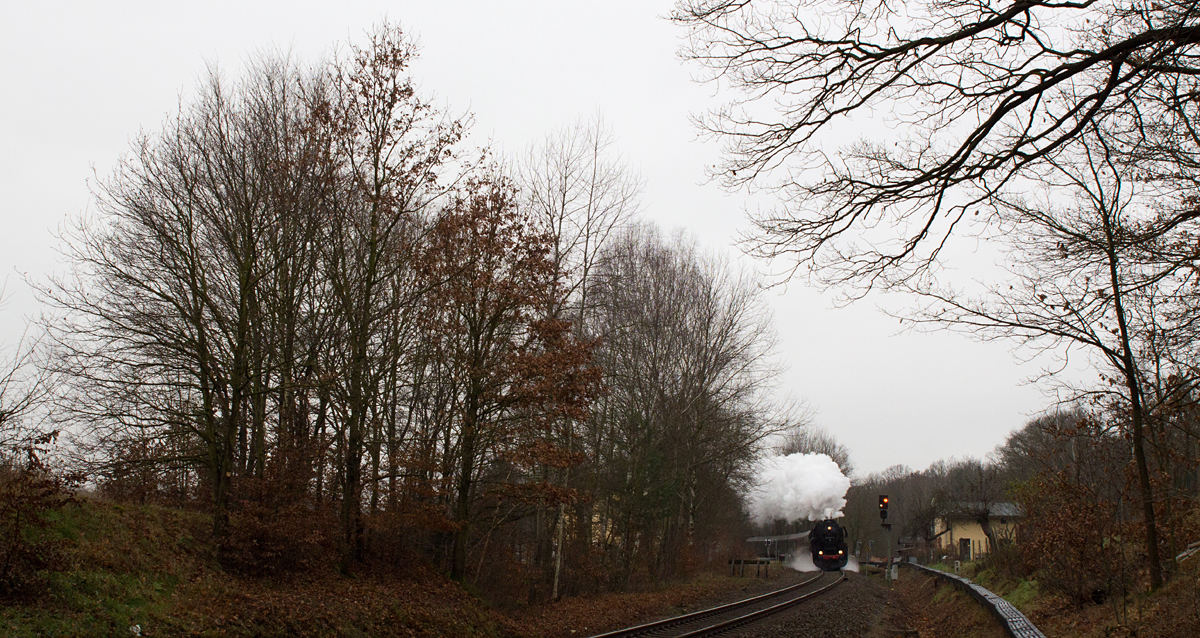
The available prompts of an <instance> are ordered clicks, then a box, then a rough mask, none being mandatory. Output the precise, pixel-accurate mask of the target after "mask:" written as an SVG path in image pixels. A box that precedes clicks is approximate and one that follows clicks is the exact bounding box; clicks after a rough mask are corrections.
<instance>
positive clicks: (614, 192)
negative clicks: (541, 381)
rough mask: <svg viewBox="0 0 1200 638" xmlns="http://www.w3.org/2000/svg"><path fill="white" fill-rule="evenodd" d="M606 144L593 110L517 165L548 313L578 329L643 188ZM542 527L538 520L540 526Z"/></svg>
mask: <svg viewBox="0 0 1200 638" xmlns="http://www.w3.org/2000/svg"><path fill="white" fill-rule="evenodd" d="M611 146H612V140H611V138H610V134H609V132H608V130H607V129H606V128H605V126H604V123H603V121H601V120H600V118H599V117H597V118H596V119H594V120H591V121H589V122H583V121H579V122H577V123H576V124H575V125H574V126H573V127H571V128H568V129H561V130H558V131H556V132H554V133H551V134H550V135H547V137H546V139H545V140H544V141H543V142H542V143H541V144H539V145H537V146H531V147H530V149H529V151H528V152H527V153H526V155H525V156H524V157H522V158H521V160H520V161H519V163H518V165H517V171H516V172H517V180H518V183H519V184H520V187H521V193H522V197H523V199H524V206H526V207H527V208H528V209H529V211H530V213H531V215H532V216H533V217H534V218H535V219H536V220H537V223H538V224H539V225H540V226H542V227H543V228H545V230H546V231H547V232H549V233H550V234H551V235H552V236H553V237H555V242H554V246H553V250H552V252H551V255H550V260H551V263H553V264H554V270H555V279H556V281H558V282H559V285H560V286H561V287H562V288H563V292H564V294H563V295H562V297H561V299H562V304H563V305H562V306H557V307H554V308H551V309H550V313H551V315H552V316H554V317H556V318H569V319H570V320H571V321H572V322H573V326H574V329H575V330H576V332H577V334H579V335H580V336H582V335H583V331H584V330H585V329H586V326H587V320H588V315H589V303H591V300H589V298H588V291H589V285H590V281H589V278H590V276H591V273H592V270H593V268H594V267H595V264H596V259H597V256H598V255H599V254H600V251H601V250H603V248H604V246H605V245H606V244H607V243H608V240H609V238H610V237H611V236H612V235H613V233H614V232H617V231H618V230H619V229H620V228H622V227H624V226H625V225H627V224H628V223H629V222H630V220H631V219H632V218H633V216H634V215H635V214H636V212H637V207H638V201H637V198H638V195H639V193H640V191H641V189H642V180H641V179H640V178H639V177H638V176H636V175H635V174H634V173H632V172H631V171H630V169H629V168H628V167H627V166H626V165H625V164H624V163H623V162H622V161H621V160H620V159H619V158H613V157H611V151H610V147H611ZM565 306H574V307H573V308H571V307H565ZM575 427H576V424H573V423H568V424H564V427H563V432H564V434H565V437H564V438H565V439H566V440H565V441H564V442H563V445H564V446H565V447H566V449H567V450H568V451H569V450H571V449H573V447H574V438H575V431H574V430H575ZM561 481H562V485H563V487H564V488H566V487H568V486H569V484H570V470H569V468H568V469H567V470H564V472H563V476H562V477H561ZM565 517H566V505H565V504H563V503H560V504H559V506H558V511H557V515H556V517H555V524H554V527H555V529H556V534H555V538H554V550H553V554H554V576H553V584H552V585H551V598H553V599H557V598H558V583H559V577H560V574H561V571H562V560H563V550H562V545H563V536H564V534H565V533H566V524H565V522H566V518H565ZM544 527H545V526H544V525H542V524H539V525H538V526H537V529H538V530H539V533H540V530H542V529H543V528H544ZM538 545H539V547H540V546H543V545H544V544H543V543H541V542H539V543H538Z"/></svg>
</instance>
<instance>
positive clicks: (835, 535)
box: [808, 518, 850, 572]
mask: <svg viewBox="0 0 1200 638" xmlns="http://www.w3.org/2000/svg"><path fill="white" fill-rule="evenodd" d="M808 546H809V549H810V550H811V551H812V561H813V564H814V565H816V566H817V567H819V568H820V569H822V570H824V571H827V572H832V571H837V570H839V569H841V568H843V567H845V566H846V561H847V560H848V559H849V558H850V551H849V549H848V548H847V547H846V530H844V529H842V526H841V525H838V524H837V521H835V520H833V519H832V518H827V519H825V520H823V521H821V522H820V523H817V525H816V526H815V527H813V528H812V531H810V532H809V533H808Z"/></svg>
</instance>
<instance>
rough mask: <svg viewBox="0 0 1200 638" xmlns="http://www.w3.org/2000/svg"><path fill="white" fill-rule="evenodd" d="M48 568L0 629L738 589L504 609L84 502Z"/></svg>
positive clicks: (179, 519)
mask: <svg viewBox="0 0 1200 638" xmlns="http://www.w3.org/2000/svg"><path fill="white" fill-rule="evenodd" d="M49 517H50V520H51V525H50V527H49V528H48V530H47V534H48V538H49V539H50V540H51V541H52V543H54V545H55V548H54V551H53V552H52V553H53V554H54V561H53V562H54V569H53V571H42V572H41V573H39V575H38V576H39V578H38V580H39V581H40V584H39V585H38V586H37V587H36V588H34V589H32V590H30V591H29V592H27V593H26V595H25V596H24V597H23V598H19V599H15V600H0V635H4V636H12V637H14V638H16V637H25V636H131V635H142V636H430V637H433V636H463V637H474V636H479V637H493V636H494V637H506V636H512V637H514V638H515V637H522V636H529V637H544V638H557V637H559V636H564V637H565V636H584V635H588V634H590V633H594V632H595V631H596V630H599V629H601V628H611V627H618V626H624V625H628V624H634V623H636V622H639V621H641V620H643V619H646V618H648V617H650V616H654V615H656V614H659V613H661V612H663V611H664V610H667V609H670V608H673V607H682V606H686V605H690V604H693V603H694V602H696V601H699V600H703V599H705V598H710V597H713V596H716V595H719V594H721V593H722V592H727V591H730V590H734V589H740V588H743V587H745V586H746V584H747V579H734V578H729V577H726V576H716V575H704V576H700V577H697V578H695V579H693V580H691V581H688V582H686V583H676V584H673V585H671V586H669V587H663V588H661V589H659V590H657V591H652V592H643V593H631V594H607V595H602V596H596V597H590V598H573V599H564V600H561V601H558V602H556V603H553V604H549V605H539V606H531V607H522V608H518V609H506V610H503V612H501V611H500V610H497V609H494V608H491V607H489V606H488V605H486V604H485V603H484V602H482V601H480V600H479V599H478V598H476V597H474V596H472V595H470V594H468V593H467V592H465V591H464V590H463V589H462V587H460V586H459V585H458V584H457V583H455V582H453V581H450V580H448V579H447V578H445V577H444V576H442V575H441V574H439V573H437V572H436V571H435V570H433V569H431V568H429V567H428V566H425V565H413V566H410V567H406V568H405V569H404V570H402V573H395V571H396V570H392V571H390V572H389V573H381V572H382V571H383V570H379V569H375V570H371V569H367V568H364V570H363V571H362V573H360V574H357V575H356V576H355V577H344V576H341V575H339V574H338V573H337V571H336V570H335V569H334V568H333V566H332V565H331V564H330V565H324V566H321V567H316V568H312V569H310V570H309V571H307V572H304V573H299V574H291V575H287V576H279V577H273V578H253V577H246V576H239V575H237V574H233V573H229V572H227V571H226V570H224V569H222V567H221V566H220V564H219V563H218V562H217V561H216V560H215V558H214V556H213V552H212V543H211V538H210V537H209V529H210V527H211V521H210V519H209V518H208V517H207V516H205V515H203V514H199V513H195V512H188V511H181V510H173V509H167V508H162V507H156V506H135V505H122V504H114V503H107V502H100V501H91V500H84V501H83V502H82V503H81V504H79V505H71V506H67V507H66V508H64V509H62V510H61V511H58V512H52V513H51V514H50V515H49Z"/></svg>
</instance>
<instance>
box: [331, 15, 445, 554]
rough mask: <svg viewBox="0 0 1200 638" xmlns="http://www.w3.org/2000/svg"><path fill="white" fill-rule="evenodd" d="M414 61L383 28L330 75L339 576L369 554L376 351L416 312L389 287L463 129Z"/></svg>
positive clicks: (407, 294) (412, 50) (381, 371)
mask: <svg viewBox="0 0 1200 638" xmlns="http://www.w3.org/2000/svg"><path fill="white" fill-rule="evenodd" d="M415 54H416V46H415V44H413V43H412V42H411V41H410V40H409V39H408V38H406V37H405V36H404V34H403V33H402V32H401V31H400V30H399V29H398V28H392V27H388V26H387V25H384V26H382V27H380V28H378V29H377V30H376V31H375V32H374V33H372V34H371V35H370V39H369V42H368V43H367V45H366V46H364V47H352V48H351V50H350V54H349V57H348V59H346V60H343V61H342V62H341V63H340V64H339V65H338V66H335V67H334V69H333V73H332V75H333V78H332V89H333V95H334V99H333V100H332V102H331V104H330V108H329V110H328V123H329V125H330V126H331V127H332V129H333V130H334V135H333V145H334V150H333V152H334V153H335V158H336V160H337V161H338V162H339V163H340V168H341V170H340V171H339V173H340V175H341V177H342V180H343V181H342V183H341V184H340V186H341V187H340V188H339V189H338V190H337V193H338V195H339V197H337V198H336V199H335V200H334V204H333V205H334V211H333V215H332V217H331V220H330V222H331V223H330V226H329V229H328V234H327V235H326V236H325V240H326V247H327V256H326V258H325V262H326V265H327V271H326V273H325V275H326V277H328V279H329V282H330V291H331V293H332V296H333V301H334V308H333V311H334V313H335V314H336V315H337V317H338V320H339V321H340V322H341V325H342V327H343V329H344V339H345V346H344V348H343V349H342V350H341V352H340V353H339V354H340V357H339V360H338V361H337V363H336V367H337V369H338V370H339V379H340V385H341V389H342V392H343V393H344V397H345V406H346V418H345V423H344V428H343V430H342V435H343V438H342V439H341V440H342V441H343V444H344V447H343V449H342V453H341V459H342V462H343V463H342V472H341V492H342V493H341V502H342V504H341V524H342V537H341V547H342V569H343V570H348V569H349V561H350V559H351V558H361V554H362V551H363V547H362V532H363V523H362V519H361V515H362V509H361V508H362V503H361V499H362V486H363V481H362V459H363V455H364V453H365V452H366V449H365V447H364V446H365V443H366V440H367V436H368V433H369V430H370V427H371V422H370V416H371V415H372V414H373V413H376V412H377V408H378V400H379V398H380V397H379V396H378V392H379V391H380V386H381V381H382V380H383V378H385V377H386V372H385V368H386V366H387V365H389V364H388V363H387V359H386V357H385V356H383V355H382V354H381V353H380V352H379V351H378V349H379V347H380V346H381V345H382V342H381V341H380V340H379V339H378V336H379V332H380V329H381V328H382V327H383V326H384V324H385V321H386V320H387V318H388V317H389V316H393V313H394V312H396V305H397V304H398V305H400V306H403V305H409V306H411V305H412V304H413V303H414V300H415V295H418V294H420V291H419V290H406V291H404V292H403V293H402V294H400V295H392V294H390V293H391V292H393V291H392V290H391V289H390V288H389V282H390V281H392V280H394V279H395V278H397V277H401V278H402V277H404V276H405V275H404V274H403V271H404V270H405V269H410V268H411V267H412V266H411V263H410V262H411V257H412V255H413V254H414V253H415V252H416V246H417V244H418V242H419V239H420V235H421V233H422V232H424V231H423V230H422V224H423V220H422V217H421V216H422V215H424V214H429V212H431V211H429V210H428V207H429V205H430V204H431V202H433V201H435V200H436V199H437V197H438V196H439V195H440V194H442V193H443V192H444V189H445V186H440V185H439V178H441V177H443V175H442V169H443V166H444V165H445V164H446V163H447V162H449V161H450V160H451V159H453V148H454V145H455V144H456V143H457V142H458V141H459V140H460V139H461V138H462V135H463V132H464V130H465V125H466V123H465V122H463V121H461V120H452V119H448V118H445V117H444V116H443V115H442V114H441V113H439V112H438V111H437V110H436V109H434V108H433V107H432V106H431V105H430V104H429V103H428V102H426V101H424V100H422V99H421V98H420V97H419V96H418V95H417V93H416V91H415V89H414V88H413V86H412V81H411V79H410V78H409V77H408V73H407V71H408V66H409V64H410V63H411V61H412V59H413V57H414V56H415ZM381 362H384V363H383V365H382V366H381V365H379V364H380V363H381Z"/></svg>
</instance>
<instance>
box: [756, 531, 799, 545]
mask: <svg viewBox="0 0 1200 638" xmlns="http://www.w3.org/2000/svg"><path fill="white" fill-rule="evenodd" d="M801 538H808V532H802V533H800V534H784V535H782V536H751V537H750V538H747V539H746V542H747V543H762V542H764V541H794V540H799V539H801Z"/></svg>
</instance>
